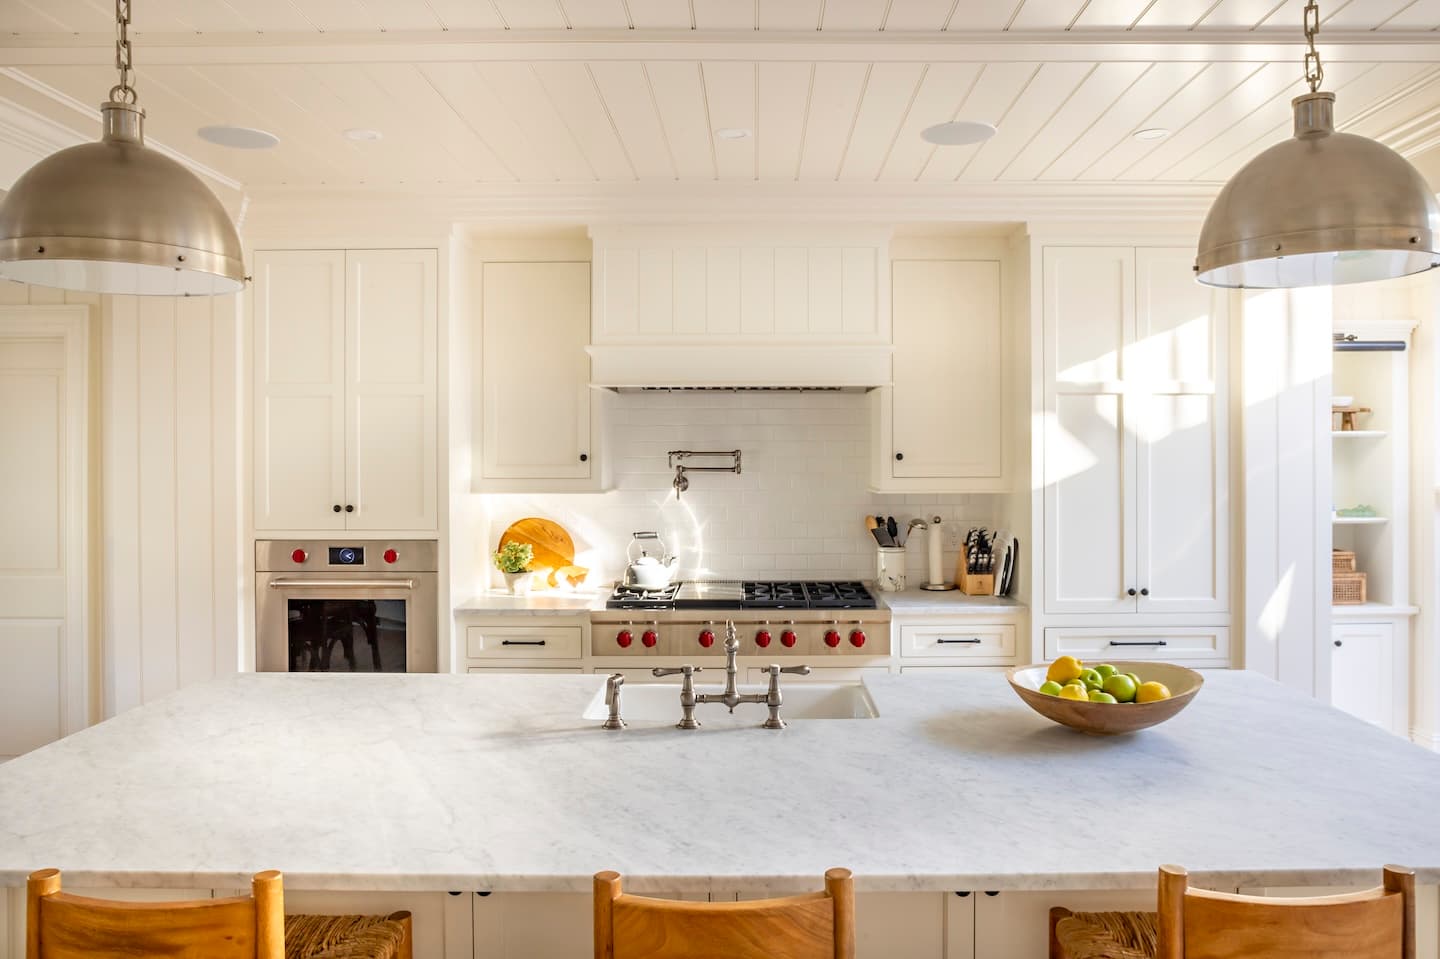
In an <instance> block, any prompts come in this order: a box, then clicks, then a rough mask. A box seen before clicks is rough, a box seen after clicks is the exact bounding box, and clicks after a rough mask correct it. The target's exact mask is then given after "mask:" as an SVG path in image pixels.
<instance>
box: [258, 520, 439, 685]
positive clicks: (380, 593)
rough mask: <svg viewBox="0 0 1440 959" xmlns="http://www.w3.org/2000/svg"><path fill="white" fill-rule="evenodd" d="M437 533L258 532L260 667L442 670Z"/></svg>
mask: <svg viewBox="0 0 1440 959" xmlns="http://www.w3.org/2000/svg"><path fill="white" fill-rule="evenodd" d="M439 552H440V551H439V548H438V546H437V544H436V543H435V541H434V540H345V541H343V542H328V541H324V540H257V541H256V543H255V668H256V669H258V670H260V671H261V672H276V673H284V672H291V673H296V672H331V673H406V672H409V673H433V672H435V671H436V665H437V661H438V657H439V630H438V628H437V626H436V622H437V618H438V616H439V608H438V607H439V572H438V568H439V562H438V560H439Z"/></svg>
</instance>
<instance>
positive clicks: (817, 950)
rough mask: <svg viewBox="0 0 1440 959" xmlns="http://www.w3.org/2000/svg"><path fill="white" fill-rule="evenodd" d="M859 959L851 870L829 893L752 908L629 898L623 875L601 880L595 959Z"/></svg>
mask: <svg viewBox="0 0 1440 959" xmlns="http://www.w3.org/2000/svg"><path fill="white" fill-rule="evenodd" d="M710 956H724V957H726V959H854V956H855V888H854V884H853V882H852V880H851V878H850V870H848V869H831V870H828V871H827V872H826V873H825V891H824V892H812V893H806V894H804V895H801V896H787V897H785V898H782V899H757V900H755V901H753V902H675V901H672V900H669V899H648V898H646V897H644V896H630V895H626V894H625V893H623V892H621V890H620V874H619V873H616V872H601V873H596V874H595V959H641V957H644V959H697V957H710Z"/></svg>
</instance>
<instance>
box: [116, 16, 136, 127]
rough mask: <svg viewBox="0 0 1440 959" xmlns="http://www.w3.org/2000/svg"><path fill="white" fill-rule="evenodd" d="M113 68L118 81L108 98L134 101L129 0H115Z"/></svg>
mask: <svg viewBox="0 0 1440 959" xmlns="http://www.w3.org/2000/svg"><path fill="white" fill-rule="evenodd" d="M115 69H116V70H119V71H120V82H119V83H117V84H115V86H113V87H111V88H110V99H111V100H112V101H114V102H116V103H134V102H135V101H136V100H137V99H138V98H137V97H136V95H135V85H134V83H135V64H134V61H133V59H132V55H131V51H130V0H115Z"/></svg>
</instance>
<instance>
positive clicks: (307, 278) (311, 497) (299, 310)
mask: <svg viewBox="0 0 1440 959" xmlns="http://www.w3.org/2000/svg"><path fill="white" fill-rule="evenodd" d="M251 299H252V302H253V304H254V349H255V357H254V361H255V362H254V368H255V434H254V440H255V451H254V456H255V504H254V507H255V528H256V529H260V530H281V529H306V530H309V529H314V530H329V529H343V528H344V527H345V516H346V514H345V513H344V512H337V511H336V510H335V507H337V506H341V505H342V502H343V500H344V496H345V254H344V253H342V252H338V251H330V250H320V251H309V250H307V251H261V252H258V253H256V254H255V282H254V286H253V290H252V293H251Z"/></svg>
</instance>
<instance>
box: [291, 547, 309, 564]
mask: <svg viewBox="0 0 1440 959" xmlns="http://www.w3.org/2000/svg"><path fill="white" fill-rule="evenodd" d="M309 558H310V554H309V553H307V552H305V551H304V550H303V549H297V550H295V551H294V552H293V553H291V554H290V559H291V560H292V561H294V562H296V563H303V562H305V561H306V560H307V559H309Z"/></svg>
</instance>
